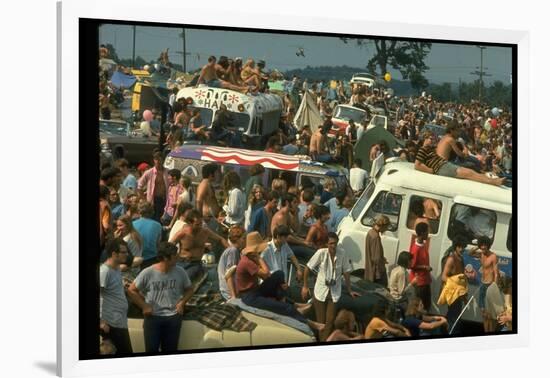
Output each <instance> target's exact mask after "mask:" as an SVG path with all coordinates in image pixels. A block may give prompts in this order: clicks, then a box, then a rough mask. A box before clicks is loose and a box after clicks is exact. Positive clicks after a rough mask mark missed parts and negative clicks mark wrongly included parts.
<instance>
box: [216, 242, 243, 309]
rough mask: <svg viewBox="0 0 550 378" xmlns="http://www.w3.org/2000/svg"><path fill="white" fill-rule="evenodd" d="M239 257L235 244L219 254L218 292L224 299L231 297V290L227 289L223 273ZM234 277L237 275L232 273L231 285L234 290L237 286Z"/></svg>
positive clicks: (237, 260) (234, 263)
mask: <svg viewBox="0 0 550 378" xmlns="http://www.w3.org/2000/svg"><path fill="white" fill-rule="evenodd" d="M240 258H241V253H240V252H239V249H238V248H237V247H235V246H230V247H228V248H227V249H226V250H225V251H223V253H222V255H221V256H220V261H219V262H218V281H219V286H220V294H221V295H222V297H224V298H225V299H229V298H230V297H231V292H230V291H229V287H228V286H227V281H226V280H225V273H226V272H227V271H228V270H229V268H231V267H232V266H235V265H237V264H238V263H239V260H240ZM236 279H237V275H236V274H234V275H233V286H234V287H235V290H236V288H237V282H236Z"/></svg>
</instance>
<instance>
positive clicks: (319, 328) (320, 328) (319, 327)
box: [307, 320, 325, 332]
mask: <svg viewBox="0 0 550 378" xmlns="http://www.w3.org/2000/svg"><path fill="white" fill-rule="evenodd" d="M307 325H308V326H309V328H311V329H313V330H315V331H318V332H323V330H324V329H325V324H323V323H317V322H314V321H313V320H308V321H307Z"/></svg>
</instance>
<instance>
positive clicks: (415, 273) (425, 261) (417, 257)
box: [410, 241, 432, 286]
mask: <svg viewBox="0 0 550 378" xmlns="http://www.w3.org/2000/svg"><path fill="white" fill-rule="evenodd" d="M410 252H411V255H412V260H411V274H410V280H411V281H412V280H413V279H414V277H416V285H417V286H426V285H429V284H431V283H432V276H431V275H430V272H428V271H427V270H424V269H418V270H417V269H415V268H416V267H418V266H420V265H424V266H430V254H429V253H428V243H426V242H424V243H423V244H419V243H418V241H415V243H414V244H413V245H411V251H410Z"/></svg>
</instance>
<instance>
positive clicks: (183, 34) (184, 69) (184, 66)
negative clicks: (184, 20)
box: [181, 28, 187, 72]
mask: <svg viewBox="0 0 550 378" xmlns="http://www.w3.org/2000/svg"><path fill="white" fill-rule="evenodd" d="M181 38H182V39H183V72H187V50H186V48H185V28H183V29H182V31H181Z"/></svg>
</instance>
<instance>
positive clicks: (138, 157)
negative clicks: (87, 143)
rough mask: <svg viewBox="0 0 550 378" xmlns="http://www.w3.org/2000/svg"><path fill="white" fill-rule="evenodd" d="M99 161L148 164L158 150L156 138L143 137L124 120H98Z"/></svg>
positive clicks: (139, 131)
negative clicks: (123, 160) (122, 160)
mask: <svg viewBox="0 0 550 378" xmlns="http://www.w3.org/2000/svg"><path fill="white" fill-rule="evenodd" d="M99 140H100V161H105V160H108V161H111V160H116V159H121V158H124V159H126V160H128V162H129V163H130V164H132V165H133V164H139V163H141V162H143V161H148V162H150V161H151V160H152V155H153V152H154V150H155V149H156V148H158V143H159V142H158V137H156V136H152V137H146V136H143V134H142V133H141V130H139V129H138V130H132V129H131V126H130V123H128V122H126V121H124V120H104V119H100V120H99Z"/></svg>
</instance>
